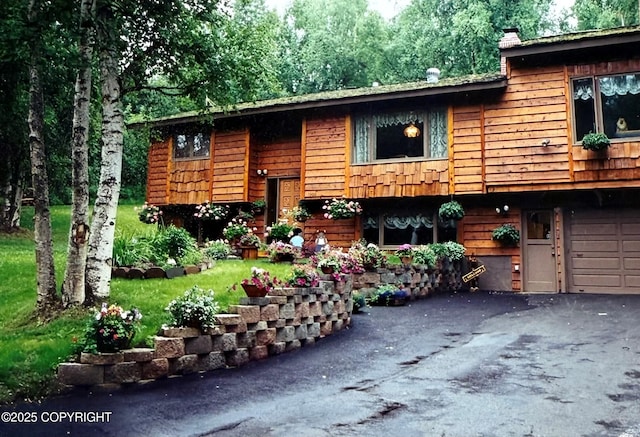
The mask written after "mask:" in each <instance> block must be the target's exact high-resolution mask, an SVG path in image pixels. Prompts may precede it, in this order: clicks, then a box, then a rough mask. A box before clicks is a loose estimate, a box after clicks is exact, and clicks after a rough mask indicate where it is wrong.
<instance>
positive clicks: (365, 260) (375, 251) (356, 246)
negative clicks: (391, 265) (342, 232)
mask: <svg viewBox="0 0 640 437" xmlns="http://www.w3.org/2000/svg"><path fill="white" fill-rule="evenodd" d="M348 253H349V255H350V256H351V257H352V258H353V259H354V260H355V261H356V262H357V263H358V265H359V266H361V267H362V268H364V269H368V270H372V269H377V268H379V267H383V266H384V265H386V264H387V255H386V254H385V253H384V252H383V251H382V250H381V249H380V247H379V246H378V245H376V244H374V243H367V241H366V240H364V239H360V240H358V241H354V242H353V243H352V244H351V247H350V248H349V252H348Z"/></svg>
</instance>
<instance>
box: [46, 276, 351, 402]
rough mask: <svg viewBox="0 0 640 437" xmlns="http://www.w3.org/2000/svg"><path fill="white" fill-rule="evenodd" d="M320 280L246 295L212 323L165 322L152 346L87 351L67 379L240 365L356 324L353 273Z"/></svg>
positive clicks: (92, 381)
mask: <svg viewBox="0 0 640 437" xmlns="http://www.w3.org/2000/svg"><path fill="white" fill-rule="evenodd" d="M322 279H323V280H322V281H320V285H319V286H318V287H314V288H278V289H275V290H273V291H272V292H271V293H270V294H269V295H268V296H266V297H261V298H249V297H247V298H243V299H241V300H240V304H239V305H234V306H231V307H230V308H229V313H228V314H219V315H218V316H217V320H218V323H217V324H216V325H215V327H214V328H212V329H209V330H207V331H206V332H201V331H200V330H198V329H195V328H167V329H164V330H163V335H161V336H156V337H155V339H154V348H149V349H147V348H139V349H130V350H124V351H121V352H117V353H113V354H97V355H95V354H86V353H83V354H81V356H80V362H77V363H62V364H60V365H59V366H58V374H57V376H58V380H59V381H60V382H61V383H63V384H65V385H69V386H91V387H96V388H107V389H109V388H117V387H119V386H120V385H122V384H131V383H138V382H143V381H149V380H155V379H160V378H166V377H169V376H173V375H186V374H189V373H195V372H206V371H210V370H216V369H223V368H226V367H237V366H242V365H243V364H246V363H248V362H249V361H252V360H261V359H265V358H267V357H269V356H271V355H278V354H281V353H284V352H289V351H292V350H295V349H298V348H301V347H303V346H309V345H313V344H315V342H316V341H317V340H319V339H321V338H323V337H325V336H328V335H331V334H332V333H334V332H336V331H340V330H341V329H343V328H344V327H346V326H348V325H350V324H351V313H352V311H353V297H352V288H353V281H352V277H351V275H344V276H343V278H342V279H343V280H342V281H339V282H335V281H333V280H331V277H330V276H329V275H322Z"/></svg>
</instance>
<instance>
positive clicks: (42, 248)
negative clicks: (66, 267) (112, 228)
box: [28, 0, 58, 314]
mask: <svg viewBox="0 0 640 437" xmlns="http://www.w3.org/2000/svg"><path fill="white" fill-rule="evenodd" d="M39 10H40V3H39V1H38V0H30V1H29V22H31V23H35V22H36V21H37V19H38V11H39ZM40 38H41V35H31V44H30V49H31V65H30V67H29V83H30V86H29V117H28V123H29V148H30V154H31V177H32V181H33V189H34V206H35V218H34V222H35V223H34V240H35V245H36V269H37V273H36V275H37V280H38V289H37V293H38V299H37V311H38V312H39V313H40V314H45V313H46V312H47V310H48V309H50V308H51V307H54V306H57V303H58V298H57V295H56V276H55V265H54V262H53V241H52V237H51V212H50V210H49V180H48V177H47V168H46V165H45V156H46V155H45V147H44V140H43V133H42V131H43V125H44V103H43V99H42V84H41V79H40V69H39V63H40V54H41V44H40Z"/></svg>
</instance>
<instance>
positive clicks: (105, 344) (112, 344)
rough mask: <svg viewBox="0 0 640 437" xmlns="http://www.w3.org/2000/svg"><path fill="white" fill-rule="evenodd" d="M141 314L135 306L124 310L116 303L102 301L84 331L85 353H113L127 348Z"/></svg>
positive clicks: (129, 345)
mask: <svg viewBox="0 0 640 437" xmlns="http://www.w3.org/2000/svg"><path fill="white" fill-rule="evenodd" d="M140 319H142V314H141V313H140V311H138V309H137V308H132V309H131V310H129V311H125V310H123V309H122V307H121V306H118V305H116V304H112V305H109V304H107V303H106V302H103V303H102V306H101V308H100V310H99V311H96V313H95V314H94V315H93V316H92V317H91V320H90V322H89V323H88V324H87V327H86V328H85V332H84V348H83V351H84V352H86V353H113V352H118V351H120V350H123V349H129V348H130V347H131V343H132V342H133V338H134V337H135V334H136V331H137V330H138V325H139V322H140Z"/></svg>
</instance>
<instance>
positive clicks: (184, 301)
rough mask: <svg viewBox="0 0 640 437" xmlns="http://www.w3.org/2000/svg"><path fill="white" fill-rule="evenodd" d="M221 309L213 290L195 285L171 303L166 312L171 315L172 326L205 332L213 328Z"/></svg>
mask: <svg viewBox="0 0 640 437" xmlns="http://www.w3.org/2000/svg"><path fill="white" fill-rule="evenodd" d="M219 309H220V307H219V305H218V303H217V302H216V301H215V298H214V293H213V290H204V289H202V288H200V287H198V286H197V285H194V286H193V287H191V288H190V289H188V290H186V291H185V292H184V293H183V294H182V296H178V297H177V298H175V299H173V300H172V301H171V302H169V304H168V305H167V307H166V308H165V311H167V312H168V313H169V323H170V325H171V326H175V327H186V328H196V329H200V330H204V329H207V328H213V326H214V324H215V323H216V319H215V315H216V314H218V311H219Z"/></svg>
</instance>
